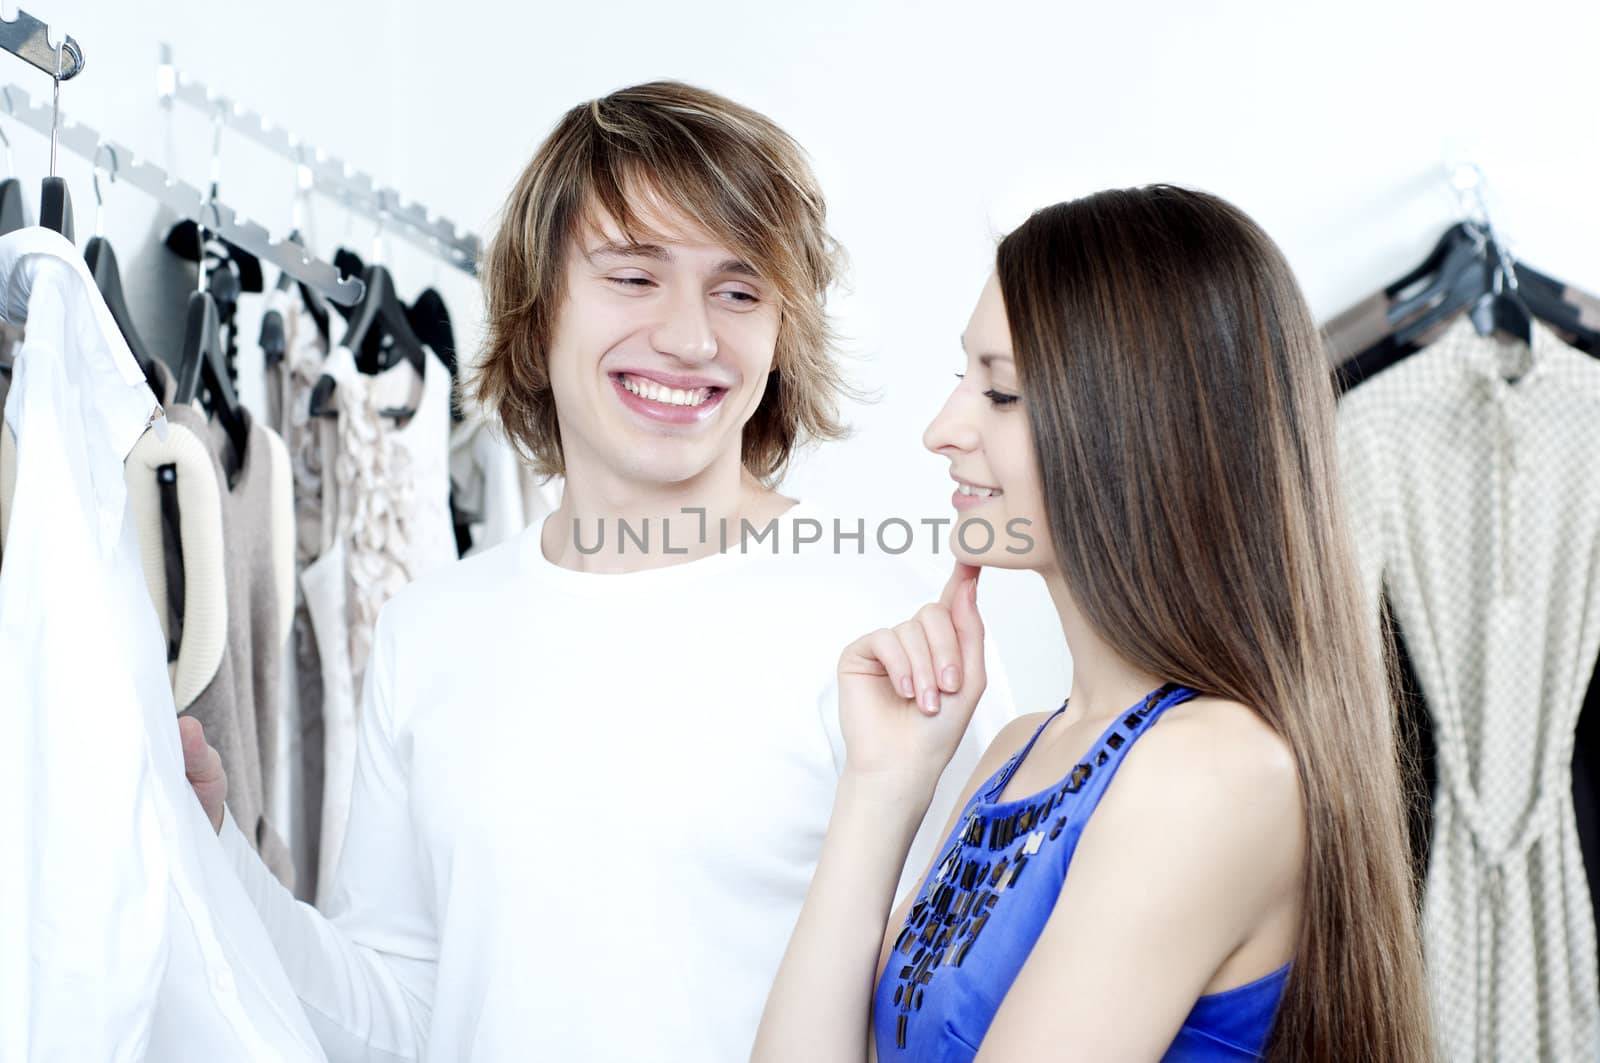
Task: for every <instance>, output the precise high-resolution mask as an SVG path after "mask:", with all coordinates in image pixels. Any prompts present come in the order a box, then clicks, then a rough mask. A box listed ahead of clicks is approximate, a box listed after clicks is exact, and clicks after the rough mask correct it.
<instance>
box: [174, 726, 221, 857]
mask: <svg viewBox="0 0 1600 1063" xmlns="http://www.w3.org/2000/svg"><path fill="white" fill-rule="evenodd" d="M178 737H179V738H180V739H181V740H182V742H183V770H184V773H185V774H186V775H188V777H189V787H190V788H191V789H192V790H194V795H195V797H197V798H198V799H199V800H200V807H201V808H203V809H205V813H206V818H207V819H209V820H210V821H211V829H212V830H214V831H216V832H217V833H218V834H221V833H222V803H223V801H224V800H225V799H226V798H227V796H228V776H227V773H226V772H224V771H223V770H222V757H220V756H219V755H218V754H217V751H216V750H215V749H212V748H211V743H209V742H207V741H206V731H205V728H204V727H202V726H201V725H200V721H199V720H197V719H195V718H194V717H193V716H179V717H178Z"/></svg>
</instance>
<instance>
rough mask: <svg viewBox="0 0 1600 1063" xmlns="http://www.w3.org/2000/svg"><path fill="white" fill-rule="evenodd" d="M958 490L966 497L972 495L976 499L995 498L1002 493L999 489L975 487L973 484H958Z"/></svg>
mask: <svg viewBox="0 0 1600 1063" xmlns="http://www.w3.org/2000/svg"><path fill="white" fill-rule="evenodd" d="M956 490H957V491H960V492H961V493H962V494H964V495H971V496H973V497H974V498H993V497H994V496H995V495H998V494H1000V493H1001V491H1000V489H999V488H998V487H974V486H972V485H971V484H963V483H958V484H956Z"/></svg>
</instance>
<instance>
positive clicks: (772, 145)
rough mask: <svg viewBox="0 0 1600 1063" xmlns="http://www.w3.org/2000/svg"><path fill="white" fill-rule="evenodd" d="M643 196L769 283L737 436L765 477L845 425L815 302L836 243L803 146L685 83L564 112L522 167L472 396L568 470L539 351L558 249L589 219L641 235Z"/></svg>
mask: <svg viewBox="0 0 1600 1063" xmlns="http://www.w3.org/2000/svg"><path fill="white" fill-rule="evenodd" d="M641 197H648V199H647V200H646V202H644V203H643V204H641V201H640V198H641ZM641 205H643V206H646V207H648V208H650V209H651V211H652V212H654V210H655V208H657V207H659V206H664V207H666V208H668V209H670V210H672V211H675V212H677V213H679V214H681V215H682V216H683V217H684V218H687V219H688V220H690V221H692V222H694V223H695V224H697V225H699V226H700V227H701V228H703V229H704V230H705V231H706V232H707V233H709V234H710V235H711V236H712V237H713V238H715V239H717V240H719V241H721V242H723V243H724V244H726V245H727V247H728V249H729V250H731V251H734V252H735V253H737V254H739V255H740V256H741V257H742V258H744V259H745V261H747V262H749V263H750V264H751V265H752V266H754V267H755V269H756V270H757V271H758V272H759V273H760V274H761V275H762V277H764V278H765V279H766V280H767V282H768V283H770V284H771V285H772V286H773V288H774V290H775V292H776V295H777V299H778V303H779V312H780V323H779V327H778V339H777V348H776V352H775V356H774V362H773V371H772V374H771V378H770V380H769V381H768V383H767V389H766V393H765V395H764V396H763V397H762V399H761V404H760V405H759V406H758V407H757V408H756V412H755V413H754V415H752V417H751V419H750V422H749V423H748V424H747V425H746V426H745V429H744V439H743V461H744V465H745V467H746V468H747V469H749V470H750V471H751V472H752V473H753V474H754V475H756V476H757V477H759V478H760V479H762V480H763V481H764V482H766V483H769V484H770V483H773V482H775V481H776V480H777V478H778V477H779V476H780V475H781V474H782V472H783V470H784V468H785V467H786V465H787V464H788V461H789V458H790V457H791V455H792V453H793V451H794V449H795V447H796V446H797V445H798V444H800V443H803V442H807V441H811V440H822V439H837V438H840V437H841V436H843V435H844V434H845V433H844V428H843V426H842V425H841V424H840V422H839V420H838V404H839V400H840V397H841V396H842V395H844V394H846V393H848V392H849V389H848V387H847V385H846V384H845V382H844V379H843V376H842V374H841V373H840V370H839V367H838V365H837V364H836V363H835V361H834V357H833V353H832V339H833V337H832V330H831V328H830V326H829V322H828V318H827V315H826V312H825V309H824V306H825V301H826V297H827V293H828V289H829V288H830V287H831V286H832V285H833V282H834V280H835V278H836V275H837V273H838V270H839V265H840V257H841V256H840V252H839V247H838V244H837V243H836V242H835V241H834V240H833V238H832V237H831V236H830V235H829V234H828V231H827V227H826V208H825V205H824V203H823V198H822V191H821V189H820V188H819V187H818V185H817V181H816V177H815V176H814V175H813V174H812V172H811V168H810V165H809V164H808V162H807V161H806V158H805V154H804V153H803V152H802V151H801V150H800V147H799V145H798V144H796V143H795V142H794V140H793V139H791V138H790V137H789V135H788V134H787V133H785V132H784V131H783V130H782V129H779V128H778V126H777V125H775V124H774V123H773V122H772V121H771V120H769V119H767V118H765V117H764V116H762V115H760V114H757V113H756V112H755V111H752V110H750V109H749V108H746V107H741V106H740V105H738V104H736V103H734V102H732V101H731V100H728V99H725V98H723V97H721V96H718V95H716V94H715V93H711V92H707V91H705V90H703V89H697V88H694V87H692V86H689V85H684V84H681V83H679V82H673V81H655V82H651V83H649V84H645V85H635V86H633V87H632V88H626V89H622V90H620V91H617V92H613V93H612V94H611V95H609V96H605V97H603V98H601V99H597V100H591V101H590V102H588V103H584V104H580V105H579V106H577V107H574V108H572V110H570V111H568V112H567V113H566V114H565V115H564V116H563V117H562V119H561V121H560V122H558V123H557V124H556V127H555V129H554V130H553V131H552V132H551V133H550V135H549V136H548V137H547V138H545V141H544V143H543V144H541V145H540V146H539V150H538V151H537V152H535V154H534V156H533V159H532V161H530V162H529V163H528V166H527V169H525V170H524V171H523V172H522V176H521V177H520V178H519V179H518V180H517V184H516V187H515V188H514V189H513V190H512V192H511V196H510V198H509V199H507V201H506V205H505V209H504V212H503V215H502V218H501V221H500V228H499V231H498V232H497V233H496V234H495V237H494V239H493V241H492V242H491V244H490V247H489V251H488V255H487V257H486V260H485V263H484V270H483V281H484V291H485V295H486V299H487V303H488V335H487V339H486V344H485V350H484V354H483V358H482V361H481V363H480V366H479V369H478V377H477V387H476V391H477V396H478V400H479V402H481V403H482V404H483V406H484V407H485V408H486V409H487V410H490V411H492V412H493V413H495V414H496V415H498V417H499V419H500V421H501V423H502V424H503V425H504V427H505V430H506V434H507V436H508V437H509V438H510V439H511V441H512V442H513V443H514V444H516V445H517V447H518V449H519V450H521V451H522V453H523V456H524V457H525V458H526V459H527V460H528V461H530V462H531V463H532V464H533V465H534V466H535V468H536V469H537V470H538V471H540V472H541V473H554V474H562V473H564V472H565V461H564V459H563V455H562V450H561V435H560V431H559V429H558V427H557V422H556V410H555V402H554V399H553V397H552V395H551V390H550V376H549V371H548V363H547V361H546V357H547V352H548V350H549V346H550V341H551V338H552V336H553V335H554V332H555V325H556V318H557V314H558V312H559V309H560V306H561V302H562V299H563V298H564V296H565V294H566V293H565V265H566V255H567V254H568V253H569V251H570V250H572V249H574V248H575V247H576V246H577V241H578V240H579V239H580V237H581V236H582V233H583V229H584V227H585V226H586V225H590V224H593V223H594V221H595V218H596V216H597V212H603V213H604V214H605V215H609V217H610V218H611V219H612V220H613V221H615V222H616V224H617V225H618V226H619V227H620V228H621V229H622V232H623V234H624V235H625V236H627V237H628V238H629V239H630V240H637V241H639V242H645V241H644V240H643V239H642V238H643V237H644V236H645V235H646V234H648V232H649V229H648V226H646V225H644V224H643V223H642V222H641V220H640V211H639V208H640V206H641Z"/></svg>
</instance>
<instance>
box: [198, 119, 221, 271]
mask: <svg viewBox="0 0 1600 1063" xmlns="http://www.w3.org/2000/svg"><path fill="white" fill-rule="evenodd" d="M223 124H224V117H223V113H222V108H221V107H220V106H219V107H218V108H217V112H216V115H215V116H214V117H213V118H212V120H211V185H210V188H209V189H208V190H207V192H206V200H205V202H204V203H203V204H202V205H201V217H200V218H197V219H195V230H196V232H195V236H196V238H197V239H198V241H199V245H200V246H199V251H200V268H199V270H197V271H196V275H195V290H196V291H202V292H203V291H205V290H206V226H205V220H204V214H205V208H207V207H209V208H210V210H211V217H212V218H213V219H214V220H215V221H216V222H217V226H216V227H217V228H218V229H220V228H222V225H221V215H220V214H219V213H218V211H217V184H218V182H219V181H220V180H221V177H222V126H223Z"/></svg>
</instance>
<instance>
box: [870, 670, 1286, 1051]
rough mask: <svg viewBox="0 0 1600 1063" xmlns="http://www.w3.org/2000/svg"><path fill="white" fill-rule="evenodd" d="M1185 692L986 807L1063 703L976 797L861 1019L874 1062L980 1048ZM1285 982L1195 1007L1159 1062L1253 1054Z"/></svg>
mask: <svg viewBox="0 0 1600 1063" xmlns="http://www.w3.org/2000/svg"><path fill="white" fill-rule="evenodd" d="M1192 697H1195V692H1194V691H1192V690H1189V689H1187V688H1185V687H1180V686H1175V685H1168V686H1164V687H1162V688H1160V689H1159V690H1156V691H1154V692H1152V693H1151V694H1150V695H1149V696H1147V697H1146V698H1145V699H1144V700H1143V701H1141V702H1140V703H1139V704H1137V705H1135V706H1134V707H1133V708H1131V709H1129V710H1128V712H1127V713H1126V714H1124V715H1123V716H1122V717H1121V718H1120V719H1118V720H1117V721H1116V722H1115V723H1113V724H1112V725H1111V726H1110V727H1108V728H1106V731H1105V733H1104V734H1102V735H1101V736H1100V740H1099V741H1098V742H1096V743H1095V744H1094V745H1093V746H1091V747H1090V748H1089V753H1088V755H1087V756H1086V757H1085V758H1084V761H1083V763H1081V764H1079V765H1078V766H1077V767H1075V768H1073V769H1072V771H1071V772H1070V773H1069V774H1068V775H1067V777H1066V778H1065V779H1062V780H1061V781H1060V782H1059V783H1057V784H1055V785H1054V786H1052V787H1050V788H1049V789H1047V790H1043V791H1041V792H1039V793H1037V794H1033V795H1031V796H1028V797H1024V798H1021V799H1018V800H1014V801H998V800H996V799H997V798H998V797H999V796H1000V794H1002V793H1003V792H1004V791H1005V786H1006V783H1007V782H1008V781H1010V779H1011V776H1012V774H1013V773H1015V772H1016V770H1017V767H1018V765H1020V764H1021V763H1022V760H1023V758H1024V757H1026V756H1027V755H1028V751H1029V750H1031V749H1032V748H1033V744H1034V742H1035V741H1037V740H1038V738H1039V735H1040V734H1041V733H1042V732H1043V731H1044V729H1045V727H1046V726H1048V725H1049V723H1050V720H1054V719H1055V718H1056V717H1057V716H1059V715H1060V714H1061V712H1062V711H1063V710H1064V709H1065V708H1066V706H1065V705H1063V706H1062V707H1061V709H1057V710H1056V711H1055V713H1053V714H1052V715H1051V716H1050V720H1046V721H1045V722H1044V723H1043V724H1041V725H1040V727H1039V729H1038V730H1037V731H1035V732H1034V733H1033V737H1032V738H1030V739H1029V740H1028V744H1027V745H1025V746H1023V747H1022V749H1021V750H1020V751H1019V752H1018V753H1017V754H1016V755H1015V756H1013V757H1012V758H1011V759H1010V760H1009V761H1007V762H1006V764H1005V765H1004V766H1003V767H1001V768H1000V770H999V771H997V772H996V773H995V774H994V775H992V776H991V777H990V778H989V780H988V781H987V782H986V783H985V784H984V785H983V786H982V787H980V788H979V789H978V791H977V792H976V793H975V794H973V796H972V800H971V801H969V802H968V803H967V806H966V808H965V809H963V810H962V815H961V819H960V821H959V822H958V823H957V825H956V829H955V832H954V833H953V834H952V835H951V837H950V839H949V841H948V843H947V844H946V847H945V849H944V855H943V857H941V858H940V860H939V862H938V863H937V864H935V865H934V867H933V870H932V871H930V872H929V874H928V878H927V881H925V882H924V883H923V884H922V889H921V890H920V891H919V892H918V894H917V898H916V901H915V903H914V904H913V905H912V907H911V911H910V913H909V915H908V916H907V917H906V923H905V926H904V928H903V929H902V930H901V932H900V935H899V936H898V937H897V938H896V939H895V943H894V948H893V949H892V950H891V951H890V953H889V962H888V964H887V965H886V966H885V967H884V970H883V977H882V978H881V979H879V981H878V988H877V992H876V994H875V995H874V997H873V1010H872V1022H873V1036H874V1037H875V1038H876V1040H877V1047H878V1059H879V1060H880V1061H881V1063H899V1061H904V1063H970V1061H971V1060H972V1059H973V1057H975V1056H976V1055H977V1054H978V1046H979V1045H980V1044H982V1043H983V1037H984V1034H985V1033H987V1032H988V1030H989V1024H990V1023H991V1022H993V1021H994V1016H995V1012H996V1011H998V1010H999V1008H1000V1002H1001V1000H1003V999H1004V998H1005V995H1006V992H1007V990H1009V989H1010V988H1011V983H1012V982H1013V981H1015V980H1016V977H1017V973H1018V972H1019V971H1021V970H1022V964H1023V962H1024V961H1025V960H1027V958H1028V953H1029V952H1031V951H1032V950H1033V945H1034V942H1036V941H1037V940H1038V939H1039V934H1040V933H1041V932H1042V931H1043V930H1044V925H1045V922H1046V921H1047V920H1048V919H1049V918H1050V913H1051V912H1052V911H1053V910H1054V909H1055V905H1056V900H1057V897H1058V896H1059V895H1060V893H1061V887H1062V884H1063V883H1064V882H1065V881H1066V875H1067V866H1068V864H1070V863H1071V861H1072V853H1073V850H1074V849H1076V848H1077V845H1078V839H1079V837H1081V836H1082V834H1083V828H1084V826H1085V825H1086V824H1087V823H1088V822H1089V817H1090V816H1091V815H1092V814H1093V813H1094V810H1095V807H1096V806H1097V805H1098V804H1099V803H1100V798H1101V797H1102V796H1103V795H1104V794H1105V791H1106V787H1107V786H1108V785H1110V783H1111V778H1112V776H1113V775H1115V774H1116V771H1117V767H1118V765H1120V764H1121V763H1122V758H1123V757H1125V756H1127V755H1128V750H1129V749H1130V748H1132V746H1133V743H1134V742H1135V741H1136V740H1137V739H1138V737H1139V735H1140V734H1142V733H1143V732H1145V731H1147V730H1149V729H1150V727H1151V725H1152V724H1154V722H1155V721H1156V719H1157V718H1158V717H1159V716H1160V715H1161V714H1162V713H1163V712H1165V711H1166V710H1167V709H1169V708H1171V707H1172V706H1174V705H1177V704H1180V703H1182V702H1185V701H1188V700H1189V699H1190V698H1192ZM1028 868H1032V869H1033V870H1031V871H1028V872H1027V874H1024V871H1025V870H1026V869H1028ZM1288 976H1289V968H1288V967H1287V966H1285V967H1282V968H1280V969H1278V970H1277V971H1274V972H1273V973H1271V974H1269V975H1267V976H1265V977H1264V978H1260V979H1258V980H1256V981H1254V982H1250V983H1248V984H1246V985H1242V986H1239V987H1238V988H1236V989H1230V990H1228V991H1227V992H1224V993H1216V994H1213V995H1211V996H1207V997H1201V998H1200V999H1199V1000H1197V1001H1195V1005H1194V1009H1193V1010H1192V1011H1190V1012H1189V1016H1188V1018H1187V1019H1185V1020H1184V1023H1183V1026H1182V1027H1181V1028H1180V1029H1179V1030H1178V1035H1177V1037H1176V1039H1175V1040H1174V1041H1173V1042H1172V1046H1171V1047H1170V1048H1169V1049H1168V1050H1167V1053H1166V1055H1164V1056H1163V1057H1162V1060H1163V1063H1235V1061H1239V1060H1254V1059H1260V1058H1261V1053H1262V1051H1263V1049H1264V1048H1265V1046H1266V1041H1267V1036H1268V1035H1269V1034H1270V1033H1271V1031H1272V1021H1273V1018H1274V1016H1275V1015H1276V1013H1277V1009H1278V1001H1279V999H1280V998H1281V997H1282V996H1283V987H1284V985H1285V983H1286V982H1287V980H1288ZM1135 1010H1137V1009H1136V1008H1135Z"/></svg>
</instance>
